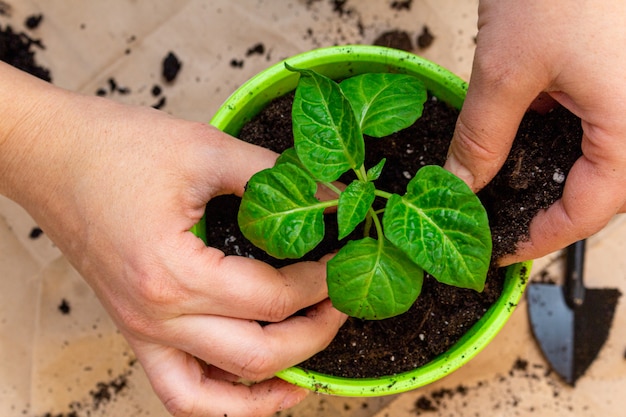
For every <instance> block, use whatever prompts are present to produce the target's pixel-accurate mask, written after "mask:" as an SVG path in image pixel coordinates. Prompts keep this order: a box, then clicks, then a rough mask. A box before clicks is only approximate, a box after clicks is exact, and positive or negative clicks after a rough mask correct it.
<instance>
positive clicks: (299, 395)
mask: <svg viewBox="0 0 626 417" xmlns="http://www.w3.org/2000/svg"><path fill="white" fill-rule="evenodd" d="M307 395H309V391H308V390H306V389H303V388H297V389H295V390H294V391H291V392H290V393H289V394H287V395H286V396H285V398H283V402H282V403H281V404H280V410H286V409H288V408H291V407H293V406H294V405H296V404H298V403H300V402H301V401H302V400H304V399H305V398H306V397H307Z"/></svg>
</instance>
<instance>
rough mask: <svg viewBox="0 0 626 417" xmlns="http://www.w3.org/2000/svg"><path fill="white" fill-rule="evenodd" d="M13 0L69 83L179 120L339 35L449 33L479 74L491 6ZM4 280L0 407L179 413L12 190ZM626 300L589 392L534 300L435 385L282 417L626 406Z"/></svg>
mask: <svg viewBox="0 0 626 417" xmlns="http://www.w3.org/2000/svg"><path fill="white" fill-rule="evenodd" d="M2 3H3V4H2V6H3V7H0V10H3V13H0V24H1V25H2V26H5V25H7V24H10V25H11V26H12V27H13V28H14V30H16V31H25V32H26V33H28V35H29V36H31V37H32V38H34V39H41V42H42V44H43V46H44V47H45V49H37V50H36V60H37V62H38V63H39V64H40V65H42V66H44V67H47V68H49V69H50V71H51V75H52V79H53V83H54V84H56V85H58V86H61V87H64V88H67V89H70V90H74V91H79V92H82V93H84V94H90V95H93V94H100V95H104V96H106V97H108V98H110V99H113V100H118V101H121V102H125V103H132V104H138V105H145V106H155V105H159V106H160V107H161V109H162V110H163V111H166V112H168V113H171V114H173V115H175V116H178V117H182V118H186V119H190V120H196V121H203V122H206V121H208V120H210V118H211V116H212V115H213V114H214V113H215V111H216V110H217V109H218V107H219V106H220V104H221V103H222V102H223V101H224V100H225V99H226V98H227V97H228V95H229V94H231V93H232V92H233V91H234V90H235V89H236V88H237V87H238V86H239V85H241V84H242V83H243V82H244V81H245V80H246V79H248V78H249V77H250V76H252V75H254V74H256V73H257V72H259V71H260V70H262V69H264V68H266V67H267V66H269V65H271V64H273V63H275V62H277V61H279V60H280V59H283V58H286V57H289V56H291V55H294V54H297V53H300V52H303V51H306V50H309V49H312V48H317V47H323V46H330V45H334V44H348V43H372V42H373V41H374V40H375V39H376V38H377V37H378V36H379V35H380V34H382V33H383V32H385V31H388V30H404V31H407V32H408V33H409V35H410V37H411V39H412V42H413V44H414V45H415V40H416V37H417V36H418V35H419V34H420V33H421V32H422V31H423V27H424V26H425V25H426V26H427V27H428V29H429V31H430V32H431V33H432V34H433V35H434V37H435V38H434V41H433V43H432V45H431V46H429V47H428V48H426V49H423V50H419V49H417V48H416V49H415V51H416V52H417V53H419V54H421V55H423V56H425V57H426V58H428V59H431V60H433V61H435V62H437V63H439V64H441V65H443V66H446V67H447V68H449V69H450V70H452V71H453V72H455V73H457V74H458V75H460V76H461V77H462V78H464V79H466V80H467V79H469V75H470V72H471V61H472V55H473V51H474V36H475V34H476V23H475V22H476V10H477V3H478V2H477V0H464V1H460V0H423V1H419V0H414V1H411V0H404V1H400V0H398V1H380V0H361V1H354V0H348V1H345V2H344V1H328V0H297V1H296V0H294V1H284V2H270V1H269V0H265V1H263V0H238V1H230V0H213V1H208V0H206V1H200V0H186V1H159V2H153V1H147V0H146V1H134V2H128V1H122V0H116V1H108V2H96V1H89V2H87V1H80V0H71V1H68V0H63V1H61V0H47V1H44V0H38V1H37V0H20V1H19V2H18V1H6V0H5V1H4V2H2ZM5 6H6V7H5ZM37 14H42V15H43V20H42V22H41V24H40V25H39V27H37V28H36V29H34V30H27V29H26V28H25V26H24V22H25V19H26V18H27V17H28V16H32V15H37ZM169 52H173V53H174V54H175V55H176V56H177V57H178V59H179V60H180V61H181V62H182V68H181V70H180V72H179V74H178V76H177V77H176V79H175V80H174V81H173V82H166V81H165V80H164V79H163V77H162V75H161V66H162V61H163V59H164V58H165V57H166V55H167V54H168V53H169ZM155 87H158V88H155ZM625 231H626V221H624V218H618V219H617V220H616V221H614V222H613V223H612V224H611V225H610V226H609V227H608V228H607V229H605V231H603V232H601V233H600V234H599V235H598V236H596V237H594V238H592V239H591V240H590V245H589V256H588V261H587V264H588V269H589V273H588V276H589V277H590V278H589V280H588V283H589V284H588V285H590V286H607V287H619V288H621V289H622V292H625V293H626V280H625V279H624V278H626V261H624V260H623V259H624V258H623V256H621V254H623V253H624V249H625V248H626V238H624V236H626V233H624V232H625ZM558 259H559V258H558V254H554V255H551V256H549V257H546V258H544V259H541V260H539V261H537V262H536V264H535V269H534V276H535V277H536V276H538V274H539V273H540V272H541V271H549V272H550V273H553V274H555V275H556V276H558V274H559V273H560V269H559V268H560V263H559V261H558ZM592 268H593V269H592ZM0 276H1V277H2V280H0V286H1V289H0V306H1V307H0V338H1V343H0V364H1V365H0V381H1V382H2V383H1V384H0V386H1V388H0V415H2V416H27V417H40V416H41V417H42V416H61V417H70V416H71V417H83V416H119V417H123V416H144V415H145V416H147V415H150V416H152V417H155V416H166V415H167V413H166V411H165V410H164V408H163V406H162V405H161V404H160V402H159V400H158V399H157V398H156V396H155V395H154V393H153V392H152V390H151V388H150V385H149V382H148V381H147V379H146V377H145V375H144V374H143V371H142V369H141V367H140V366H139V364H138V363H137V362H136V360H135V359H134V356H133V353H132V351H131V350H130V349H129V347H128V346H127V344H126V342H125V340H124V339H123V338H122V337H121V335H120V334H119V332H118V331H117V329H116V328H115V326H114V325H113V323H112V322H111V320H110V319H109V317H108V316H107V314H106V312H105V311H104V309H103V308H102V307H101V305H100V303H99V301H98V300H97V298H96V297H95V295H94V294H93V292H92V291H91V289H90V288H89V287H88V286H87V285H86V284H85V283H84V281H83V280H82V279H81V277H80V276H79V275H78V274H77V273H76V272H75V271H74V270H73V268H72V267H71V266H70V265H69V264H68V262H67V261H66V260H65V258H64V257H63V255H62V254H61V253H60V252H59V251H58V249H57V248H56V247H55V246H54V245H53V244H52V243H51V242H50V241H49V240H48V238H47V237H46V236H45V234H43V235H42V234H40V233H39V231H38V230H37V229H36V224H35V223H34V221H33V220H32V219H31V218H30V217H29V216H28V214H27V213H25V212H24V211H23V210H22V209H21V208H20V207H18V206H17V205H15V204H14V203H12V202H11V201H9V200H7V199H5V198H0ZM624 305H625V303H624V302H623V301H622V302H621V303H620V304H619V305H618V311H617V313H616V317H615V323H614V326H613V331H612V333H611V335H610V338H609V340H608V341H607V344H606V346H605V348H604V349H603V351H602V352H601V355H600V357H599V358H598V360H597V361H596V363H594V364H593V365H592V367H591V368H590V369H589V371H588V372H587V375H585V377H584V378H582V379H581V380H580V381H579V383H578V385H577V387H576V388H575V389H572V388H569V387H566V386H564V385H563V384H562V383H561V382H560V381H559V380H558V378H557V377H556V376H554V375H553V374H550V373H549V372H548V368H547V365H546V363H545V361H544V360H543V358H542V357H541V355H540V353H539V351H538V348H537V346H536V344H535V343H534V340H533V339H532V336H531V334H530V330H529V327H528V320H527V317H526V311H525V302H522V303H521V304H520V305H519V306H518V309H517V311H516V312H515V314H514V315H513V318H512V319H511V321H510V322H509V323H508V324H507V326H505V329H504V330H503V331H502V333H501V334H500V335H499V336H497V337H496V340H495V341H494V342H493V343H492V344H491V345H490V346H489V347H488V348H487V349H486V350H485V351H483V352H482V353H481V354H479V355H478V356H477V357H476V358H475V359H474V360H473V361H472V362H471V363H470V364H469V365H467V366H465V367H464V368H462V369H461V370H460V371H458V372H456V373H455V374H453V375H451V376H449V377H448V378H445V379H444V380H442V381H440V382H438V383H436V384H433V385H431V386H429V387H425V388H423V389H420V390H417V391H414V392H411V393H407V394H402V395H398V396H394V397H384V398H374V399H368V400H364V399H344V398H333V397H325V396H319V395H312V396H310V397H309V398H308V399H307V400H306V401H305V402H304V403H302V404H300V405H299V406H297V407H296V408H294V409H293V410H291V411H290V412H289V414H287V413H283V414H282V415H293V416H303V417H306V416H331V415H332V416H346V417H357V416H363V417H366V416H374V415H375V416H377V417H383V416H391V415H393V416H394V417H398V416H400V417H402V416H413V415H416V414H422V413H423V414H427V415H433V416H436V415H450V414H453V415H456V416H460V417H463V416H474V415H477V414H476V413H487V414H489V415H492V416H496V415H498V416H510V415H527V414H528V413H530V412H533V413H535V414H534V415H541V416H552V415H554V416H557V415H558V416H583V415H590V416H591V415H594V416H596V415H604V416H618V415H622V410H623V409H624V398H623V396H620V395H618V394H619V393H621V392H623V391H624V388H626V360H624V351H625V349H626V342H625V340H626V339H625V338H624V329H626V326H625V324H626V323H625V321H626V311H625V307H624ZM429 404H430V406H429V407H425V408H424V407H423V406H427V405H429ZM480 415H483V414H480Z"/></svg>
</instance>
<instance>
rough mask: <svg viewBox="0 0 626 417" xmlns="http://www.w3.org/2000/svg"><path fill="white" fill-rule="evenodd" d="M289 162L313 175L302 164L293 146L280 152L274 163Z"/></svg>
mask: <svg viewBox="0 0 626 417" xmlns="http://www.w3.org/2000/svg"><path fill="white" fill-rule="evenodd" d="M284 163H290V164H293V165H296V166H297V167H298V168H300V169H302V170H303V171H305V172H306V173H307V174H308V175H309V176H311V177H313V175H312V174H311V173H310V172H309V170H308V169H307V168H306V167H305V166H304V164H303V163H302V161H301V160H300V158H298V154H297V153H296V149H295V148H294V147H291V148H287V149H285V150H284V151H283V153H281V154H280V155H279V156H278V158H277V159H276V163H275V164H274V165H279V164H284Z"/></svg>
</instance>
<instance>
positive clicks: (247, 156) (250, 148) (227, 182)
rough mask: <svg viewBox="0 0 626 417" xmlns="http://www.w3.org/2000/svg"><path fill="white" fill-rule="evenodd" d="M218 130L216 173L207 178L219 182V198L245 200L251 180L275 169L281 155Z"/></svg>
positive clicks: (216, 132) (213, 144)
mask: <svg viewBox="0 0 626 417" xmlns="http://www.w3.org/2000/svg"><path fill="white" fill-rule="evenodd" d="M211 128H212V127H211ZM214 130H215V137H214V138H213V141H212V143H211V146H212V147H213V149H217V152H216V153H214V154H213V157H212V159H213V161H212V162H213V165H212V167H213V168H214V169H213V170H207V174H208V175H210V176H212V177H213V178H215V179H217V180H218V181H219V183H220V187H219V188H220V192H219V194H236V195H239V196H241V195H242V194H243V191H244V188H245V186H246V184H247V182H248V180H249V179H250V177H252V175H254V174H256V173H257V172H259V171H261V170H263V169H266V168H271V167H272V166H273V165H274V163H275V162H276V158H277V157H278V154H277V153H275V152H273V151H271V150H269V149H266V148H263V147H260V146H257V145H253V144H251V143H248V142H244V141H243V140H240V139H237V138H235V137H232V136H230V135H228V134H226V133H223V132H221V131H219V130H217V129H214Z"/></svg>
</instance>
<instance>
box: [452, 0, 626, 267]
mask: <svg viewBox="0 0 626 417" xmlns="http://www.w3.org/2000/svg"><path fill="white" fill-rule="evenodd" d="M625 23H626V3H625V2H623V1H621V0H608V1H603V2H601V3H598V2H592V1H585V0H581V1H575V2H571V1H564V0H557V1H549V2H546V1H542V0H528V1H515V0H483V1H481V2H480V6H479V21H478V29H479V32H478V38H477V47H476V54H475V57H474V67H473V70H472V75H471V79H470V83H469V90H468V94H467V99H466V101H465V103H464V106H463V109H462V111H461V114H460V117H459V120H458V123H457V127H456V131H455V133H454V138H453V141H452V143H451V146H450V151H449V157H448V160H447V162H446V168H448V169H449V170H450V171H452V172H454V173H455V174H457V175H458V176H459V177H461V178H462V179H464V180H465V181H466V182H467V184H468V185H470V187H472V188H473V189H474V190H479V189H481V188H482V187H484V186H485V185H486V184H487V183H488V182H489V181H490V180H491V179H492V178H493V177H494V176H495V174H496V173H497V171H498V170H499V169H500V168H501V167H502V164H503V163H504V160H505V159H506V156H507V154H508V152H509V151H510V148H511V143H512V141H513V138H514V136H515V132H516V131H517V128H518V126H519V123H520V121H521V119H522V116H523V114H524V112H525V111H526V110H527V109H528V108H529V106H531V103H533V102H534V105H537V102H536V101H535V100H536V98H537V97H539V96H540V95H541V94H542V93H543V94H548V95H549V96H550V97H551V98H552V99H553V100H555V101H556V102H558V103H560V104H562V105H563V106H565V107H566V108H568V109H569V110H570V111H572V112H573V113H574V114H576V115H577V116H579V117H580V118H581V119H582V127H583V131H584V133H583V137H582V150H583V156H582V157H581V158H580V159H579V160H578V161H577V162H576V163H575V165H574V167H573V169H572V170H571V172H570V174H569V176H568V177H567V179H566V182H565V189H564V193H563V197H562V198H561V199H560V200H559V201H557V202H556V203H555V204H554V205H552V206H551V207H550V208H549V209H547V210H545V211H542V212H540V213H539V214H538V215H537V216H536V217H535V218H534V219H533V221H532V223H531V225H530V240H529V241H525V242H521V243H520V245H519V247H518V251H517V253H516V254H515V255H512V256H508V257H506V258H504V259H501V260H500V262H501V264H502V265H508V264H511V263H513V262H516V261H520V260H527V259H533V258H538V257H541V256H544V255H546V254H548V253H550V252H553V251H556V250H558V249H561V248H563V247H565V246H567V245H568V244H570V243H573V242H574V241H576V240H579V239H582V238H585V237H588V236H590V235H592V234H594V233H596V232H598V231H599V230H600V229H602V228H603V227H604V226H605V225H606V224H607V223H608V222H609V221H610V219H611V218H612V217H613V216H614V215H616V214H617V213H624V212H626V119H625V118H624V116H623V115H624V114H625V112H626V85H625V84H624V83H623V82H622V81H623V79H624V68H626V51H625V50H624V48H623V45H624V44H625V42H626V32H625V31H624V30H623V27H624V24H625ZM555 151H557V152H558V150H555Z"/></svg>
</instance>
